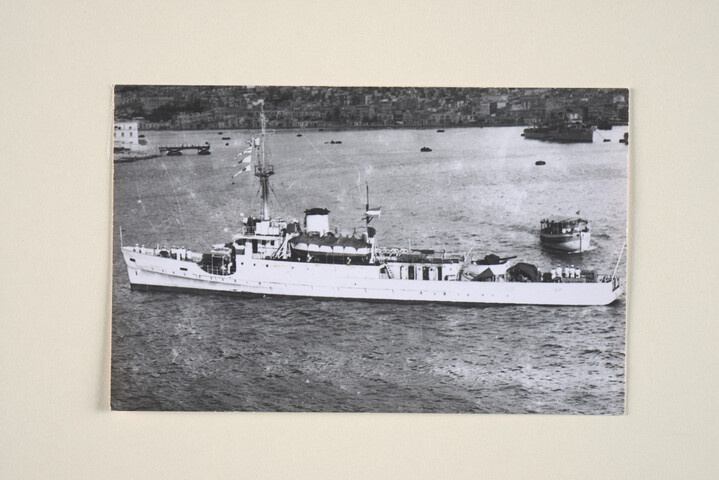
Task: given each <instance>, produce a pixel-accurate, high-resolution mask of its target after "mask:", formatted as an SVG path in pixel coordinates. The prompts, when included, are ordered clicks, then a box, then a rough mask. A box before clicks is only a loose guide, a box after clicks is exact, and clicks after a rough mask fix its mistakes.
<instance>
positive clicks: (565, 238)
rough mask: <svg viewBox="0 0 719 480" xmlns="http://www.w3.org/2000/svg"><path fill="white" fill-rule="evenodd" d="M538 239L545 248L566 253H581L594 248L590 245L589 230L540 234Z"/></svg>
mask: <svg viewBox="0 0 719 480" xmlns="http://www.w3.org/2000/svg"><path fill="white" fill-rule="evenodd" d="M539 238H540V241H541V242H542V245H544V246H545V247H546V248H551V249H552V250H559V251H561V252H567V253H582V252H587V251H589V250H594V248H593V247H592V246H591V245H590V243H591V234H590V233H589V232H580V233H568V234H564V233H563V234H548V233H543V234H541V235H540V237H539Z"/></svg>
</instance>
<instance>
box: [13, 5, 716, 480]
mask: <svg viewBox="0 0 719 480" xmlns="http://www.w3.org/2000/svg"><path fill="white" fill-rule="evenodd" d="M714 4H715V2H712V1H687V2H657V1H627V0H624V1H611V0H604V1H601V2H598V1H597V2H589V1H546V0H544V1H514V2H510V1H507V2H499V1H496V2H479V1H476V2H472V1H462V2H446V1H442V2H440V1H439V0H437V1H431V2H430V1H414V2H409V1H402V2H390V1H376V0H369V1H367V0H366V1H364V2H352V3H350V2H345V4H343V5H342V6H341V7H338V6H337V2H331V1H327V2H301V3H300V2H292V1H283V2H252V3H250V2H239V1H237V2H231V1H220V2H214V3H212V2H208V4H207V5H205V2H198V1H158V2H148V1H131V0H122V1H113V2H109V1H103V2H98V1H89V0H88V1H71V2H70V1H69V2H46V1H45V2H43V1H30V2H10V1H7V0H6V1H3V2H2V5H0V7H2V14H1V15H0V25H1V28H0V60H2V64H1V65H2V67H1V69H0V209H1V211H0V221H1V223H0V238H1V242H0V245H1V246H2V249H1V250H0V252H1V253H0V255H1V257H2V262H1V265H2V274H1V275H0V327H2V328H1V333H0V478H3V479H5V478H7V479H25V478H37V479H48V478H52V479H85V478H91V479H97V478H112V479H128V478H132V479H136V478H171V479H184V478H272V479H274V478H277V479H280V478H283V479H284V478H312V479H315V478H322V479H324V478H332V479H335V478H422V479H424V478H433V479H434V478H532V479H538V478H551V479H577V478H581V479H591V478H602V479H604V478H626V479H639V478H652V479H663V478H691V479H699V478H706V479H709V478H719V460H717V454H716V452H717V450H718V448H717V444H718V442H717V441H718V440H719V413H718V409H717V406H716V395H717V393H719V390H718V388H717V387H718V386H719V375H717V365H718V364H719V355H718V354H717V351H718V350H719V349H718V348H717V344H718V343H719V342H717V340H719V339H718V338H717V331H718V330H717V325H716V321H717V317H718V316H719V315H717V313H718V312H717V300H716V296H717V293H716V291H717V288H716V285H717V284H718V283H717V280H719V278H717V277H718V275H717V271H719V265H718V262H717V254H716V247H717V244H718V242H717V231H718V229H717V199H718V196H717V190H719V188H718V187H717V185H716V183H717V180H719V178H718V175H717V173H718V172H717V170H718V167H717V164H718V161H717V154H716V145H717V139H718V138H719V136H718V135H717V125H719V120H718V119H719V102H718V101H717V99H718V97H717V79H718V78H719V76H718V75H717V73H718V72H717V66H718V62H717V43H718V42H717V38H718V37H717V25H719V21H718V20H719V18H718V15H717V8H716V7H714ZM114 83H173V84H198V83H202V84H238V85H243V84H264V85H279V84H287V85H380V86H386V85H399V86H410V85H411V86H485V87H486V86H515V87H538V86H550V87H551V86H557V87H559V86H561V87H578V86H581V87H629V88H631V102H632V103H631V117H632V124H631V147H630V151H631V164H630V177H631V178H630V182H631V188H630V223H631V233H630V241H631V245H630V268H631V275H630V279H629V297H628V300H629V302H628V303H629V312H628V315H629V321H628V371H627V381H628V388H627V392H628V395H627V400H628V409H627V415H626V416H623V417H609V418H604V417H578V416H577V417H559V416H483V415H369V414H356V415H348V414H241V413H221V414H173V413H111V412H109V411H108V402H109V398H108V397H109V379H108V372H109V355H110V351H109V341H110V320H109V278H110V251H109V249H110V247H109V245H110V228H111V184H112V180H111V174H112V170H111V169H112V164H111V161H110V159H109V158H110V154H109V152H110V149H109V140H110V138H111V134H112V124H111V110H110V105H111V100H112V96H111V93H112V87H111V86H112V84H114Z"/></svg>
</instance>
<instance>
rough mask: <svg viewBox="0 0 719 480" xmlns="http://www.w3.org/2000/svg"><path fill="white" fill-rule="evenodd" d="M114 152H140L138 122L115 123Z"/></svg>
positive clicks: (124, 121)
mask: <svg viewBox="0 0 719 480" xmlns="http://www.w3.org/2000/svg"><path fill="white" fill-rule="evenodd" d="M114 140H115V151H116V152H117V151H127V150H130V151H133V152H136V151H138V150H140V137H139V133H138V122H137V121H135V120H123V121H118V122H115V132H114Z"/></svg>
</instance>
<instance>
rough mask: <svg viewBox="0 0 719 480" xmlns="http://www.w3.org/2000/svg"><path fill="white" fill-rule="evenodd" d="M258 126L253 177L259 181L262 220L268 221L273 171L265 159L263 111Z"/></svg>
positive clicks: (265, 133) (265, 134) (265, 132)
mask: <svg viewBox="0 0 719 480" xmlns="http://www.w3.org/2000/svg"><path fill="white" fill-rule="evenodd" d="M260 125H261V127H262V129H261V131H260V136H259V137H255V139H254V147H255V152H256V155H257V156H258V157H259V158H257V162H256V165H255V176H256V177H258V178H259V179H260V189H261V193H262V220H269V219H270V205H269V198H270V181H269V178H270V176H272V175H274V173H275V169H274V167H273V166H272V165H269V164H268V163H267V161H266V159H265V137H266V136H267V131H266V130H265V111H264V109H263V110H261V111H260Z"/></svg>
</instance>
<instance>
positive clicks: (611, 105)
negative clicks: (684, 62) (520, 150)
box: [115, 85, 629, 130]
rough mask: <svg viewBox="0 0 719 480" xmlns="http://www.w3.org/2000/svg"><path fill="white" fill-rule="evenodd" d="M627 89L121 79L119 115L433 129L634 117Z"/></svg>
mask: <svg viewBox="0 0 719 480" xmlns="http://www.w3.org/2000/svg"><path fill="white" fill-rule="evenodd" d="M628 101H629V99H628V90H626V89H594V88H592V89H590V88H586V89H583V88H576V89H575V88H571V89H568V88H425V87H422V88H407V87H284V86H279V87H266V86H244V87H222V86H159V85H137V86H136V85H120V86H116V87H115V120H116V122H119V121H123V120H130V119H131V120H134V121H136V122H137V124H138V127H139V129H141V130H197V129H238V128H257V127H258V125H259V123H258V122H259V115H258V112H259V110H260V109H261V108H262V109H264V111H265V114H266V116H267V121H268V126H269V127H271V128H298V129H299V128H432V127H453V126H455V127H458V126H465V127H467V126H478V127H481V126H510V125H515V126H518V125H533V124H537V123H540V122H542V121H544V120H546V119H548V118H550V116H552V115H554V114H555V113H556V112H563V113H566V112H571V113H573V115H574V116H575V117H577V118H580V119H581V120H582V121H583V122H585V123H589V124H595V123H596V122H599V121H605V122H611V123H612V124H615V125H622V124H627V122H628Z"/></svg>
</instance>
